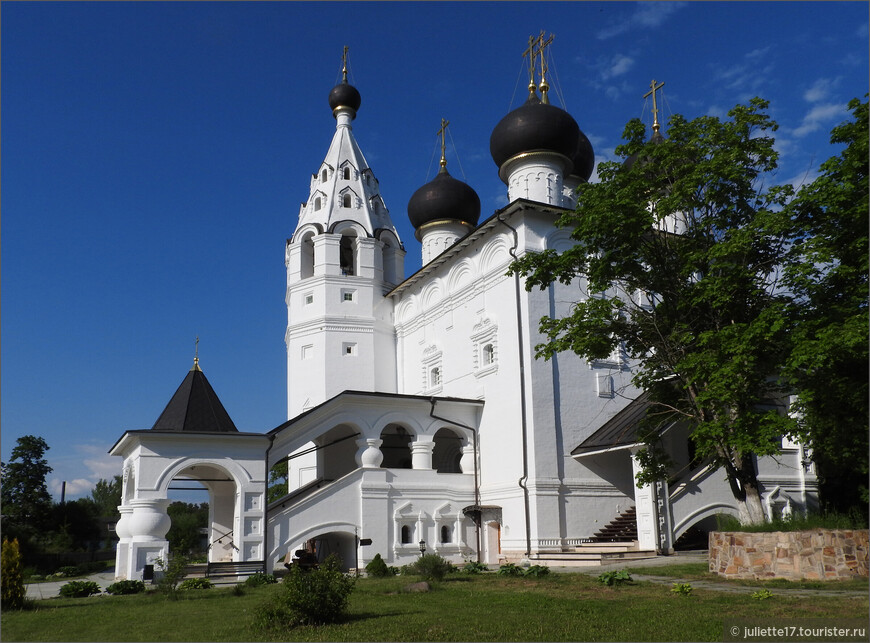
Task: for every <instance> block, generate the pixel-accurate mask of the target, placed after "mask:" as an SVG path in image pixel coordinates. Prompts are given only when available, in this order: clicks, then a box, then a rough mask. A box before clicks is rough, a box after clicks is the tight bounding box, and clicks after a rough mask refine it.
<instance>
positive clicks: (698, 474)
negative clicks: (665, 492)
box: [668, 461, 714, 502]
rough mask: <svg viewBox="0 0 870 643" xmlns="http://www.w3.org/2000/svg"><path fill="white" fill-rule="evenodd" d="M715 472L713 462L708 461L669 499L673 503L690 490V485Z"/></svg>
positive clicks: (680, 485)
mask: <svg viewBox="0 0 870 643" xmlns="http://www.w3.org/2000/svg"><path fill="white" fill-rule="evenodd" d="M713 470H714V467H713V463H712V462H711V461H707V462H706V464H704V465H703V466H701V467H699V468H698V469H696V470H695V472H694V473H693V474H692V475H691V477H689V478H687V479H685V480H683V481H682V482H681V483H680V484H679V485H677V486H676V488H674V490H673V491H672V492H671V494H670V496H668V499H669V500H670V501H671V502H673V501H674V500H676V499H677V498H678V497H679V496H682V495H683V494H684V493H686V490H687V489H688V488H689V483H691V482H695V481H696V480H698V479H700V478H703V477H705V476H706V475H707V474H709V473H711V472H712V471H713Z"/></svg>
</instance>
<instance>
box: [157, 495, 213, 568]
mask: <svg viewBox="0 0 870 643" xmlns="http://www.w3.org/2000/svg"><path fill="white" fill-rule="evenodd" d="M166 513H167V514H169V518H170V519H171V520H172V525H171V526H170V527H169V531H168V532H167V534H166V540H168V541H169V549H170V550H171V551H175V552H181V553H183V554H184V555H185V556H188V557H189V556H190V554H191V553H192V552H194V551H198V550H199V549H200V529H202V528H204V527H207V526H208V503H207V502H203V503H201V504H198V505H197V504H192V503H187V502H179V501H176V502H173V503H170V505H169V507H167V509H166Z"/></svg>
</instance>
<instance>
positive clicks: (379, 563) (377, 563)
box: [366, 554, 391, 578]
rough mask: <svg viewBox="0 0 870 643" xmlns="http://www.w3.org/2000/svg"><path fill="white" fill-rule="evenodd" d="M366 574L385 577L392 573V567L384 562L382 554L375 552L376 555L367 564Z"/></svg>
mask: <svg viewBox="0 0 870 643" xmlns="http://www.w3.org/2000/svg"><path fill="white" fill-rule="evenodd" d="M366 574H368V575H369V576H372V577H374V578H383V577H384V576H390V575H391V574H390V568H389V567H387V564H386V563H385V562H384V559H383V558H381V555H380V554H375V557H374V558H372V560H371V562H370V563H368V564H367V565H366Z"/></svg>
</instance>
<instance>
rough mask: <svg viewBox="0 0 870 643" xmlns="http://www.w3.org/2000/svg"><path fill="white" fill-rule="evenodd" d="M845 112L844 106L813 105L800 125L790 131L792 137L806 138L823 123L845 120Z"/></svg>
mask: <svg viewBox="0 0 870 643" xmlns="http://www.w3.org/2000/svg"><path fill="white" fill-rule="evenodd" d="M846 115H847V110H846V106H845V105H841V104H839V103H820V104H818V105H815V106H814V107H813V108H812V109H811V110H810V111H809V112H807V114H806V116H804V118H803V120H802V121H801V124H800V125H799V126H798V127H797V128H795V129H793V130H792V131H791V134H792V136H796V137H798V138H800V137H801V136H806V135H807V134H809V133H810V132H815V131H816V130H817V129H819V128H821V127H822V126H823V125H824V124H825V123H829V122H831V121H833V120H834V119H837V118H845V117H846Z"/></svg>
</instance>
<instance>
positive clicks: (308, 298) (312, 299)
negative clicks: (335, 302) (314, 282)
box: [305, 293, 314, 306]
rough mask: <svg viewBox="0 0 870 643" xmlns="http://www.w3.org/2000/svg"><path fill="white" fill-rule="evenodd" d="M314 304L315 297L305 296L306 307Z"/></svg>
mask: <svg viewBox="0 0 870 643" xmlns="http://www.w3.org/2000/svg"><path fill="white" fill-rule="evenodd" d="M313 303H314V295H312V294H310V293H309V294H307V295H305V305H306V306H307V305H308V304H313Z"/></svg>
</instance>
